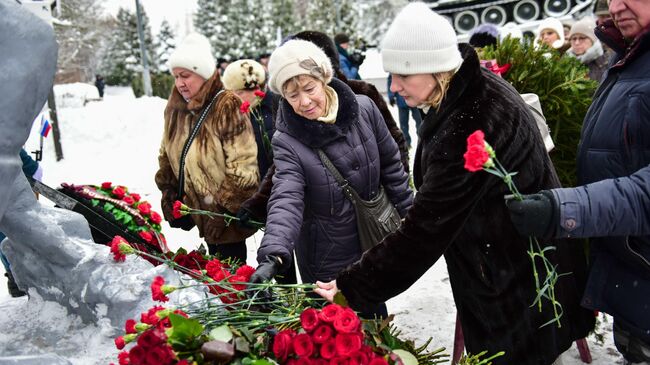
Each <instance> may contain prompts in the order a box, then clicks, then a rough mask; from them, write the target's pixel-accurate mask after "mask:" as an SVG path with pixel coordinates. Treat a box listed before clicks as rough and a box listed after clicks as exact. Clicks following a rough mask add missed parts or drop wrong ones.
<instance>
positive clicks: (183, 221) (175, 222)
mask: <svg viewBox="0 0 650 365" xmlns="http://www.w3.org/2000/svg"><path fill="white" fill-rule="evenodd" d="M195 225H196V224H195V223H194V219H192V216H190V215H189V214H188V215H184V216H182V217H180V218H176V219H172V220H170V221H169V226H170V227H172V228H180V229H182V230H184V231H189V230H191V229H192V228H194V226H195Z"/></svg>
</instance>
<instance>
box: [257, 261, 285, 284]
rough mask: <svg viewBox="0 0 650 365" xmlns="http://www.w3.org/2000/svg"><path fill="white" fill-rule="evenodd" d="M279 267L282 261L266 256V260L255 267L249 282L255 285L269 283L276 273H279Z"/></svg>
mask: <svg viewBox="0 0 650 365" xmlns="http://www.w3.org/2000/svg"><path fill="white" fill-rule="evenodd" d="M281 267H282V260H280V258H279V257H277V256H273V255H267V256H266V259H265V260H264V261H262V262H260V264H259V265H257V269H256V270H255V272H254V273H253V275H252V276H251V279H250V282H251V283H254V284H257V283H264V282H267V281H271V279H273V277H274V276H275V275H276V274H277V273H278V271H280V268H281Z"/></svg>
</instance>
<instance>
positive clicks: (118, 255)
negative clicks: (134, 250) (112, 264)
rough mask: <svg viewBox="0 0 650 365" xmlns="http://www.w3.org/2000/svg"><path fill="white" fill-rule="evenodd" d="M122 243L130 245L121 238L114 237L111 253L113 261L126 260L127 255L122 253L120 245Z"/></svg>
mask: <svg viewBox="0 0 650 365" xmlns="http://www.w3.org/2000/svg"><path fill="white" fill-rule="evenodd" d="M122 243H124V244H127V245H128V244H129V243H128V242H126V240H125V239H124V238H122V237H120V236H115V237H113V241H111V253H113V259H114V260H115V261H117V262H120V261H124V260H126V255H125V254H123V253H122V252H121V251H120V244H122Z"/></svg>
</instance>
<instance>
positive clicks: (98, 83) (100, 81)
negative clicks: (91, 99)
mask: <svg viewBox="0 0 650 365" xmlns="http://www.w3.org/2000/svg"><path fill="white" fill-rule="evenodd" d="M104 86H105V84H104V78H103V77H102V75H95V87H96V88H97V92H99V97H100V98H103V97H104Z"/></svg>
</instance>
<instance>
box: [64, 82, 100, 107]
mask: <svg viewBox="0 0 650 365" xmlns="http://www.w3.org/2000/svg"><path fill="white" fill-rule="evenodd" d="M54 97H55V100H56V107H57V108H81V107H83V106H84V105H86V103H88V101H90V100H99V91H98V90H97V88H96V87H95V85H90V84H84V83H81V82H77V83H74V84H62V85H54Z"/></svg>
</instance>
